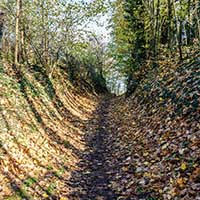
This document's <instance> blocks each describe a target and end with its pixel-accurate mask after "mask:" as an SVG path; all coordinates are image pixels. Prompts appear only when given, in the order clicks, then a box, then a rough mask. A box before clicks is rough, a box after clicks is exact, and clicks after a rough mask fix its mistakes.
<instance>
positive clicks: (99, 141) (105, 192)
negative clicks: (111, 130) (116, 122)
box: [69, 98, 117, 200]
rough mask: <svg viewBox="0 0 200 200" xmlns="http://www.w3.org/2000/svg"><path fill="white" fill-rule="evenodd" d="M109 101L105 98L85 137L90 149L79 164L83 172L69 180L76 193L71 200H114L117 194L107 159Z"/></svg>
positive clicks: (72, 194) (71, 196)
mask: <svg viewBox="0 0 200 200" xmlns="http://www.w3.org/2000/svg"><path fill="white" fill-rule="evenodd" d="M108 108H109V98H105V99H104V100H103V101H102V102H101V104H100V105H99V107H98V108H97V110H96V112H95V113H94V118H93V119H92V120H91V121H90V122H88V130H87V131H88V134H87V136H86V141H87V147H88V148H87V150H86V151H85V152H84V153H83V155H82V157H81V162H80V163H79V167H80V171H75V172H74V173H73V174H72V178H71V180H70V186H71V188H73V192H72V193H71V195H70V198H69V199H70V200H71V199H74V200H75V199H77V200H78V199H81V200H115V199H117V195H116V194H115V193H114V192H113V191H112V190H111V188H110V187H109V178H108V174H109V167H108V165H107V160H109V159H110V152H109V151H108V149H107V144H106V138H107V137H108V132H107V120H108V119H107V115H108Z"/></svg>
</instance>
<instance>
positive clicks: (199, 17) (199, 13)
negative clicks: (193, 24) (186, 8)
mask: <svg viewBox="0 0 200 200" xmlns="http://www.w3.org/2000/svg"><path fill="white" fill-rule="evenodd" d="M195 15H196V21H197V32H198V40H199V42H200V2H199V0H196V1H195Z"/></svg>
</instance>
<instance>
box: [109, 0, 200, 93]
mask: <svg viewBox="0 0 200 200" xmlns="http://www.w3.org/2000/svg"><path fill="white" fill-rule="evenodd" d="M199 5H200V3H199V1H198V0H194V1H192V0H178V1H175V0H144V1H142V0H135V1H131V0H116V1H114V2H113V3H112V5H111V6H112V9H113V15H112V19H111V22H110V24H111V27H112V28H113V32H112V42H111V44H110V49H111V52H113V57H114V59H115V62H114V65H115V68H116V69H118V68H120V70H118V71H119V72H120V73H122V74H124V75H125V76H126V79H127V94H131V93H132V92H134V90H135V89H136V88H137V86H138V84H139V82H140V81H141V80H142V79H143V78H144V76H145V74H147V71H148V68H149V66H150V67H154V68H155V67H156V68H158V67H159V62H160V61H161V60H162V56H163V55H165V57H168V58H169V59H170V60H178V61H179V62H182V61H183V59H184V58H185V57H186V56H187V54H188V53H190V52H191V51H192V49H194V48H193V46H194V45H195V44H196V43H198V44H199V43H200V38H199V33H200V31H199V30H200V29H199V19H200V6H199ZM197 41H198V42H197ZM170 60H169V61H170Z"/></svg>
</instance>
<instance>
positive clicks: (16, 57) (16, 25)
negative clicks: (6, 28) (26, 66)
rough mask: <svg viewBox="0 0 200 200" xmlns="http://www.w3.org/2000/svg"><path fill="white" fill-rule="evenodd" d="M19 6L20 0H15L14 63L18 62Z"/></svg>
mask: <svg viewBox="0 0 200 200" xmlns="http://www.w3.org/2000/svg"><path fill="white" fill-rule="evenodd" d="M20 8H21V0H16V20H15V60H14V63H15V65H18V64H19V57H18V56H19V43H20V28H19V26H20Z"/></svg>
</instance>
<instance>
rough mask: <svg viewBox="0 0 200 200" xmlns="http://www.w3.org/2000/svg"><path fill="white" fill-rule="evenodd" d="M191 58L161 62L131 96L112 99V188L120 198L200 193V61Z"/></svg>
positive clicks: (190, 196)
mask: <svg viewBox="0 0 200 200" xmlns="http://www.w3.org/2000/svg"><path fill="white" fill-rule="evenodd" d="M192 60H193V61H191V60H190V61H188V62H186V63H185V64H182V65H180V66H177V65H174V64H171V65H170V64H168V65H166V64H164V63H162V64H161V68H160V70H159V71H158V72H157V73H155V72H153V73H150V74H149V75H148V76H147V78H146V79H145V80H144V81H143V83H142V84H141V85H140V87H139V88H138V89H137V91H136V92H135V93H134V95H132V97H130V98H128V99H126V100H124V97H118V98H117V99H114V100H113V102H112V106H111V108H110V111H111V112H110V127H111V128H110V133H111V135H110V139H109V141H108V143H109V144H110V151H111V152H113V157H114V158H115V159H113V161H112V162H111V164H110V166H111V168H113V173H114V174H115V175H112V177H111V179H112V184H111V187H112V188H113V189H114V190H116V191H117V192H118V193H119V194H121V196H122V199H126V198H127V197H132V198H134V197H135V199H149V200H150V199H163V200H167V199H187V200H188V199H197V197H199V179H200V176H199V174H200V163H199V155H200V149H199V145H200V143H199V141H200V137H199V135H200V132H199V130H200V123H199V121H200V62H199V58H198V56H197V57H196V59H194V58H193V59H192ZM112 119H114V121H113V120H112ZM116 127H118V128H116ZM113 166H114V167H113ZM116 172H118V173H116Z"/></svg>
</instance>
